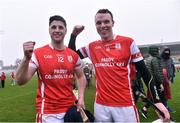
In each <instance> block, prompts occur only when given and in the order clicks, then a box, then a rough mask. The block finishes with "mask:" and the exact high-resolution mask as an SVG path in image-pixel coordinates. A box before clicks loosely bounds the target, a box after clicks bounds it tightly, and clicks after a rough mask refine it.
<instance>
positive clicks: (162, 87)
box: [159, 84, 164, 92]
mask: <svg viewBox="0 0 180 123" xmlns="http://www.w3.org/2000/svg"><path fill="white" fill-rule="evenodd" d="M159 90H160V92H163V91H164V86H163V84H160V89H159Z"/></svg>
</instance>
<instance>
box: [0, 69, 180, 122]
mask: <svg viewBox="0 0 180 123" xmlns="http://www.w3.org/2000/svg"><path fill="white" fill-rule="evenodd" d="M36 88H37V78H36V77H34V78H33V79H32V80H31V81H30V82H28V83H27V84H26V85H24V86H17V85H16V86H11V82H10V79H9V77H7V80H6V85H5V88H4V89H2V88H0V122H34V121H35V115H36V113H35V96H36ZM172 94H173V99H172V100H170V101H169V105H170V107H172V108H173V109H175V110H176V113H173V114H172V117H173V118H174V119H176V121H179V122H180V72H179V73H177V75H176V79H175V83H174V84H172ZM94 96H95V85H94V80H93V83H92V85H91V86H90V87H89V88H87V89H86V94H85V104H86V109H88V110H90V111H91V112H93V105H94ZM141 106H142V105H141V103H140V102H139V103H138V107H141ZM148 116H149V117H148V119H144V118H143V117H141V115H140V120H141V122H151V121H153V120H156V119H157V115H156V114H155V112H154V110H153V108H150V109H149V115H148Z"/></svg>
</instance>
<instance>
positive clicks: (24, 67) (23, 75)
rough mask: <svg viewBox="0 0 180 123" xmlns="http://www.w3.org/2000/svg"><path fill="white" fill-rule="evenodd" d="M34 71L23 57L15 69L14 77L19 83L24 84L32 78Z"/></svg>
mask: <svg viewBox="0 0 180 123" xmlns="http://www.w3.org/2000/svg"><path fill="white" fill-rule="evenodd" d="M35 72H36V69H35V68H33V67H29V60H26V59H25V58H24V59H23V60H22V61H21V64H20V65H19V66H18V68H17V70H16V75H15V79H16V81H17V83H18V84H19V85H24V84H25V83H27V82H28V81H29V80H30V79H31V78H32V76H33V75H34V73H35Z"/></svg>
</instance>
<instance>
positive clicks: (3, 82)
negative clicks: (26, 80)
mask: <svg viewBox="0 0 180 123" xmlns="http://www.w3.org/2000/svg"><path fill="white" fill-rule="evenodd" d="M5 81H6V74H5V73H4V72H2V73H1V87H2V88H4V87H5Z"/></svg>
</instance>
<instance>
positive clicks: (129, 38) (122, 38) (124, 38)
mask: <svg viewBox="0 0 180 123" xmlns="http://www.w3.org/2000/svg"><path fill="white" fill-rule="evenodd" d="M116 39H117V40H125V41H133V39H132V38H131V37H128V36H122V35H117V36H116Z"/></svg>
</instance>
